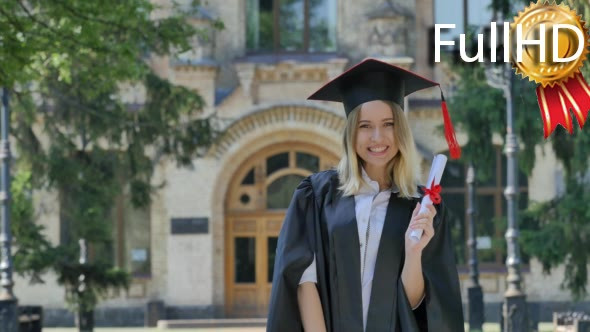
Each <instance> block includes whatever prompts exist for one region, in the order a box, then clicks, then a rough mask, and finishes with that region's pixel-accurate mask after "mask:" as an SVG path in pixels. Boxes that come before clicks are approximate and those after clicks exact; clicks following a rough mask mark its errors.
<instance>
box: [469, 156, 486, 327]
mask: <svg viewBox="0 0 590 332" xmlns="http://www.w3.org/2000/svg"><path fill="white" fill-rule="evenodd" d="M465 182H466V183H467V193H468V204H469V206H468V207H467V216H468V218H469V241H468V242H467V244H468V246H469V277H470V282H469V286H468V287H467V298H468V300H469V302H468V305H469V331H481V330H482V328H483V321H484V310H483V292H482V290H481V286H480V285H479V271H478V269H477V237H476V236H477V232H476V231H475V217H476V215H477V208H476V205H475V167H474V166H473V163H470V165H469V168H467V177H466V179H465Z"/></svg>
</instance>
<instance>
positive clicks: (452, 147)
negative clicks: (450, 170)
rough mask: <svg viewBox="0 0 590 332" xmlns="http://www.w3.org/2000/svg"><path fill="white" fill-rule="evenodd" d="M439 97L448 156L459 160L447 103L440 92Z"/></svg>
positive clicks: (459, 151)
mask: <svg viewBox="0 0 590 332" xmlns="http://www.w3.org/2000/svg"><path fill="white" fill-rule="evenodd" d="M440 96H441V99H442V102H441V108H442V113H443V121H444V124H445V138H446V139H447V145H448V146H449V154H450V155H451V159H459V158H460V157H461V146H459V143H458V142H457V138H456V137H455V129H453V123H452V122H451V116H450V115H449V109H448V108H447V102H446V101H445V97H444V96H443V94H442V90H441V91H440Z"/></svg>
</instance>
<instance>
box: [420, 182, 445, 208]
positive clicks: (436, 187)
mask: <svg viewBox="0 0 590 332" xmlns="http://www.w3.org/2000/svg"><path fill="white" fill-rule="evenodd" d="M441 191H442V187H441V186H440V184H434V180H432V183H431V184H430V188H424V193H426V195H428V196H430V200H431V201H432V203H434V204H439V203H440V202H441V198H440V192H441Z"/></svg>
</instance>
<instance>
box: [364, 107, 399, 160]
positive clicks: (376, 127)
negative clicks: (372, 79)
mask: <svg viewBox="0 0 590 332" xmlns="http://www.w3.org/2000/svg"><path fill="white" fill-rule="evenodd" d="M394 130H395V124H394V121H393V111H392V110H391V108H390V107H389V105H387V104H386V103H384V102H382V101H380V100H374V101H369V102H366V103H364V104H363V105H362V107H361V109H360V114H359V121H358V123H357V128H356V142H355V150H356V153H357V154H358V156H359V157H360V158H361V159H362V160H363V161H364V162H365V163H364V164H365V167H370V168H383V169H384V170H385V167H386V165H387V163H388V162H389V161H391V159H393V157H395V155H396V154H397V153H398V151H399V148H398V146H397V142H396V141H395V138H394V135H393V131H394Z"/></svg>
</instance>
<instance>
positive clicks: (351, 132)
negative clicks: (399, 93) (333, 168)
mask: <svg viewBox="0 0 590 332" xmlns="http://www.w3.org/2000/svg"><path fill="white" fill-rule="evenodd" d="M383 102H384V103H386V104H387V105H389V107H390V108H391V112H392V114H393V121H394V131H393V137H394V141H395V143H396V144H397V146H398V148H399V151H398V153H397V154H396V155H395V157H393V158H392V159H391V161H389V163H388V164H387V181H388V182H390V183H392V184H396V185H397V187H398V189H399V191H400V196H401V197H404V198H409V197H411V196H413V195H415V194H416V189H417V185H418V183H419V176H420V174H421V172H420V164H419V163H418V156H417V155H418V154H417V152H416V145H415V144H414V137H413V136H412V131H411V130H410V126H409V125H408V121H407V119H406V116H405V114H404V111H403V110H402V109H401V107H400V106H399V105H398V104H396V103H393V102H390V101H385V100H383ZM361 108H362V104H361V105H359V106H357V107H355V108H354V109H353V110H352V111H351V112H350V114H349V115H348V119H347V122H346V128H345V129H344V135H343V139H342V147H343V150H344V155H343V156H342V158H341V159H340V163H339V164H338V167H337V171H338V177H339V178H340V187H339V188H338V189H340V190H342V191H343V195H344V196H351V195H355V194H357V193H358V191H359V190H360V188H361V186H362V184H363V182H364V180H363V178H362V174H361V167H362V159H361V158H359V156H358V155H357V153H356V151H355V143H356V136H357V128H358V121H359V116H360V112H361Z"/></svg>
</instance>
